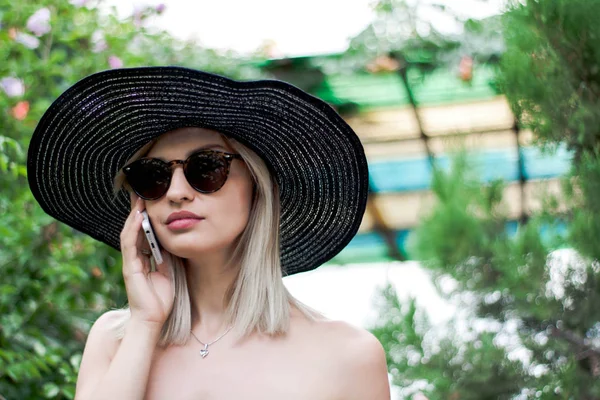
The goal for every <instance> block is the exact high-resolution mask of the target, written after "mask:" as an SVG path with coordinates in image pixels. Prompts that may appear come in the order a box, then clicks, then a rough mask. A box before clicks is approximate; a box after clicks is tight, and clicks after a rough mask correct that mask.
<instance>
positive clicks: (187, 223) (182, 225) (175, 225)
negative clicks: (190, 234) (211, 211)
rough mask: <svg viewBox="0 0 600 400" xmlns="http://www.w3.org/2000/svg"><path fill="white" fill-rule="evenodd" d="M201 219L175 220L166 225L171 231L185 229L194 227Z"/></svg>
mask: <svg viewBox="0 0 600 400" xmlns="http://www.w3.org/2000/svg"><path fill="white" fill-rule="evenodd" d="M202 220H203V218H182V219H176V220H175V221H171V222H170V223H169V224H167V227H168V228H169V229H172V230H179V229H186V228H189V227H191V226H193V225H196V224H197V223H198V222H201V221H202Z"/></svg>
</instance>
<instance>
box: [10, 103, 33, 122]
mask: <svg viewBox="0 0 600 400" xmlns="http://www.w3.org/2000/svg"><path fill="white" fill-rule="evenodd" d="M11 114H12V116H13V117H15V119H18V120H19V121H23V120H24V119H25V118H27V114H29V102H28V101H20V102H18V103H17V105H16V106H14V107H13V108H12V109H11Z"/></svg>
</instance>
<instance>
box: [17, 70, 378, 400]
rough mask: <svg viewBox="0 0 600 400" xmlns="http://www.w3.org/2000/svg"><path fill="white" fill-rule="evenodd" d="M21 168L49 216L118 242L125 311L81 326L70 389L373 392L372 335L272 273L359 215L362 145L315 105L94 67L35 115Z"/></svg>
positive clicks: (208, 77) (265, 85)
mask: <svg viewBox="0 0 600 400" xmlns="http://www.w3.org/2000/svg"><path fill="white" fill-rule="evenodd" d="M28 173H29V175H28V176H29V183H30V187H31V190H32V192H33V194H34V195H35V197H36V199H37V200H38V202H39V203H40V205H41V206H42V208H43V209H44V210H45V211H46V212H47V213H48V214H50V215H52V216H53V217H55V218H57V219H58V220H60V221H63V222H64V223H66V224H68V225H70V226H72V227H73V228H75V229H77V230H79V231H81V232H84V233H86V234H88V235H90V236H92V237H94V238H96V239H98V240H100V241H102V242H104V243H107V244H108V245H110V246H113V247H114V248H116V249H120V250H121V252H122V254H123V278H124V283H125V288H126V291H127V297H128V307H127V308H125V309H122V310H110V311H107V312H106V313H104V314H103V315H102V316H101V317H100V318H98V320H97V321H96V322H95V323H94V324H93V326H92V329H91V331H90V333H89V336H88V339H87V342H86V346H85V351H84V354H83V359H82V362H81V366H80V371H79V377H78V381H77V391H76V395H75V398H76V400H96V399H128V400H129V399H131V400H134V399H139V400H142V399H146V400H163V399H178V400H188V399H189V400H192V399H193V400H200V399H219V400H229V399H231V400H233V399H236V400H237V399H261V400H265V399H274V400H275V399H277V400H280V399H310V400H320V399H323V400H334V399H347V400H352V399H356V400H359V399H360V400H366V399H368V400H387V399H389V398H390V392H389V384H388V378H387V367H386V358H385V354H384V352H383V349H382V346H381V345H380V343H379V342H378V341H377V340H376V339H375V338H374V337H373V336H372V335H371V334H370V333H368V332H366V331H364V330H362V329H359V328H356V327H353V326H351V325H348V324H346V323H343V322H339V321H331V320H328V319H326V318H325V317H323V316H322V315H321V314H319V313H318V312H317V311H315V310H312V309H310V308H309V307H307V306H305V305H303V304H302V303H301V302H299V301H298V300H296V299H295V298H294V297H293V296H291V294H290V293H289V292H288V291H287V290H286V288H285V286H284V285H283V281H282V277H283V276H285V275H291V274H295V273H300V272H304V271H309V270H312V269H314V268H317V267H319V266H320V265H321V264H323V263H324V262H326V261H328V260H329V259H331V258H332V257H333V256H335V255H336V254H337V253H339V251H341V250H342V249H343V248H344V247H345V246H346V244H348V242H349V241H350V240H351V239H352V237H353V236H354V235H355V234H356V232H357V230H358V227H359V225H360V222H361V219H362V216H363V213H364V211H365V206H366V199H367V192H368V170H367V163H366V159H365V156H364V151H363V148H362V146H361V144H360V141H359V140H358V137H357V136H356V134H355V133H354V132H353V131H352V130H351V129H350V128H349V126H348V125H347V124H346V123H345V122H344V121H343V120H342V119H341V118H340V117H339V115H337V114H336V113H335V111H333V110H332V109H331V108H330V107H329V106H328V105H327V104H325V103H323V102H322V101H320V100H318V99H316V98H314V97H312V96H310V95H308V94H306V93H304V92H302V91H301V90H299V89H297V88H295V87H293V86H291V85H289V84H286V83H283V82H279V81H269V80H262V81H254V82H239V81H234V80H230V79H227V78H224V77H221V76H217V75H213V74H209V73H205V72H201V71H196V70H191V69H186V68H181V67H151V68H150V67H149V68H132V69H120V70H111V71H104V72H101V73H97V74H94V75H91V76H89V77H87V78H85V79H83V80H82V81H80V82H78V83H77V84H75V85H74V86H73V87H71V88H70V89H69V90H67V91H66V92H65V93H64V94H63V95H61V96H60V97H59V98H58V99H57V100H56V101H55V102H54V103H53V104H52V105H51V107H50V108H49V109H48V111H47V112H46V113H45V115H44V117H43V118H42V120H41V121H40V123H39V125H38V127H37V128H36V131H35V132H34V135H33V137H32V140H31V145H30V148H29V155H28ZM144 210H145V211H146V212H147V214H148V216H149V219H150V221H151V224H152V228H153V230H154V233H155V235H156V237H157V239H158V242H159V248H160V250H159V251H160V254H161V255H162V263H156V262H155V261H154V258H153V256H152V253H151V251H150V248H149V245H148V241H147V240H146V238H145V235H144V233H143V232H142V228H141V227H142V214H141V212H142V211H144ZM343 284H344V282H339V285H343ZM330 295H331V296H335V295H336V288H335V287H331V289H330Z"/></svg>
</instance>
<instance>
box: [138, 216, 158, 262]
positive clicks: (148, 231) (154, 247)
mask: <svg viewBox="0 0 600 400" xmlns="http://www.w3.org/2000/svg"><path fill="white" fill-rule="evenodd" d="M142 216H143V217H144V220H143V221H142V228H143V229H144V234H145V235H146V239H148V244H150V250H151V251H152V255H153V256H154V261H156V265H158V264H162V262H163V259H162V254H161V252H160V247H159V246H158V240H156V236H154V230H152V224H150V218H149V217H148V213H147V212H146V210H144V211H142Z"/></svg>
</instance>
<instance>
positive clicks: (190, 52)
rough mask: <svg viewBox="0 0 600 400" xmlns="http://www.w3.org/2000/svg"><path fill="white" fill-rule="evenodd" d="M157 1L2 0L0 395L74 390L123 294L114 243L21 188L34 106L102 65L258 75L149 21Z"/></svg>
mask: <svg viewBox="0 0 600 400" xmlns="http://www.w3.org/2000/svg"><path fill="white" fill-rule="evenodd" d="M163 10H164V5H159V6H157V7H148V8H142V9H138V10H136V12H135V13H134V14H133V15H132V16H131V17H129V18H126V19H119V18H117V17H116V16H115V10H112V9H109V8H108V7H104V6H103V5H102V4H101V1H99V0H96V1H94V0H28V1H11V0H0V59H2V60H4V61H3V63H2V64H1V65H0V127H1V130H0V272H1V274H2V279H1V280H0V398H6V399H7V400H12V399H19V400H27V399H40V398H54V399H72V398H73V396H74V388H75V379H76V376H77V371H78V368H79V362H80V358H81V353H82V350H83V346H84V343H85V340H86V334H87V331H88V329H89V327H90V325H91V323H92V322H93V321H94V320H95V319H96V318H97V317H98V316H99V315H100V314H101V313H102V312H104V311H105V310H106V309H108V308H112V307H121V306H123V305H124V304H125V303H126V295H125V292H124V288H123V287H122V285H121V284H120V282H121V281H122V275H121V256H120V253H118V252H117V251H115V250H113V249H111V248H109V247H108V246H105V245H102V244H100V243H98V242H96V241H94V240H92V239H90V238H89V237H87V236H84V235H82V234H80V233H78V232H76V231H74V230H72V229H70V228H69V227H67V226H65V225H64V224H62V223H59V222H57V221H56V220H54V219H52V218H51V217H49V216H47V215H46V214H45V213H44V212H43V211H42V210H41V208H40V207H39V206H38V204H37V202H36V201H35V200H34V199H33V196H32V195H31V192H30V191H29V187H28V185H27V177H26V166H25V162H26V149H27V146H28V143H29V139H30V137H31V134H32V132H33V130H34V128H35V126H36V124H37V121H38V120H39V118H40V117H41V115H42V113H43V112H44V111H45V110H46V109H47V107H48V106H49V105H50V104H51V102H52V101H53V100H54V99H55V98H56V97H58V95H60V94H61V93H62V92H63V91H64V90H65V89H67V88H68V87H69V86H70V85H72V84H74V83H75V82H76V81H77V80H79V79H81V78H83V77H85V76H87V75H89V74H91V73H93V72H96V71H99V70H103V69H107V68H118V67H122V66H123V67H132V66H141V65H165V64H174V65H183V66H189V67H193V68H198V69H204V70H208V71H212V72H216V73H221V74H224V75H228V76H232V77H237V78H254V77H258V76H259V74H260V72H259V71H258V70H257V69H256V68H254V67H251V66H249V65H250V64H249V63H247V62H241V60H240V59H239V58H238V59H237V60H236V55H235V54H233V53H224V54H223V53H219V52H216V51H214V50H210V49H204V48H200V47H198V46H196V45H194V44H192V43H187V42H181V41H178V40H175V39H173V38H172V37H170V36H169V35H168V34H166V33H164V32H161V31H157V30H156V29H151V28H150V27H148V26H147V23H146V21H147V19H148V18H151V17H155V16H157V15H158V14H160V13H162V11H163Z"/></svg>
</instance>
